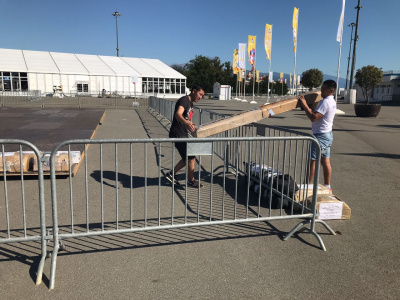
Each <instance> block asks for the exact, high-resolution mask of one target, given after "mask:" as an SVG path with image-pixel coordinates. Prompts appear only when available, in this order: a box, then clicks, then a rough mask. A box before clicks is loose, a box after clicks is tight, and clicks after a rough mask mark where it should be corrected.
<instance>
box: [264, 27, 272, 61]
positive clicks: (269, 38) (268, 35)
mask: <svg viewBox="0 0 400 300" xmlns="http://www.w3.org/2000/svg"><path fill="white" fill-rule="evenodd" d="M264 45H265V51H266V52H267V59H268V60H271V47H272V25H270V24H266V25H265V41H264Z"/></svg>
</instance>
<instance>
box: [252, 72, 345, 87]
mask: <svg viewBox="0 0 400 300" xmlns="http://www.w3.org/2000/svg"><path fill="white" fill-rule="evenodd" d="M246 72H250V70H248V71H246ZM265 75H268V73H263V72H260V76H265ZM280 76H281V74H280V73H278V72H273V75H272V78H273V80H274V81H278V80H279V79H280ZM289 76H290V74H286V73H284V74H283V80H285V78H286V81H287V82H288V83H289V80H290V78H289ZM329 79H332V80H334V81H336V76H332V75H328V74H323V81H325V80H329ZM345 86H346V78H342V77H339V88H340V89H341V88H344V87H345Z"/></svg>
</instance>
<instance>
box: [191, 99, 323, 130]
mask: <svg viewBox="0 0 400 300" xmlns="http://www.w3.org/2000/svg"><path fill="white" fill-rule="evenodd" d="M304 97H305V99H306V101H307V103H308V104H309V105H312V104H313V103H316V102H318V101H320V100H321V99H322V98H321V93H320V92H312V93H308V94H305V95H304ZM297 107H299V105H298V100H297V97H293V98H291V99H286V100H281V101H278V102H275V103H268V104H266V105H263V106H260V107H259V108H257V109H254V110H250V111H246V112H243V113H240V114H237V115H233V116H231V117H229V118H226V119H222V120H218V121H214V122H211V123H208V124H205V125H201V126H199V127H198V128H197V129H196V131H195V132H194V134H193V136H195V137H207V136H211V135H214V134H217V133H220V132H224V131H226V130H229V129H233V128H236V127H239V126H243V125H246V124H250V123H253V122H257V121H260V120H261V119H264V118H269V117H271V116H274V115H278V114H281V113H284V112H287V111H289V110H293V109H295V108H297Z"/></svg>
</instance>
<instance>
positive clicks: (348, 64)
mask: <svg viewBox="0 0 400 300" xmlns="http://www.w3.org/2000/svg"><path fill="white" fill-rule="evenodd" d="M348 26H351V35H350V48H349V57H348V58H347V75H346V87H345V90H347V82H348V81H349V68H350V58H351V42H352V41H353V28H354V26H356V23H350V24H349V25H348Z"/></svg>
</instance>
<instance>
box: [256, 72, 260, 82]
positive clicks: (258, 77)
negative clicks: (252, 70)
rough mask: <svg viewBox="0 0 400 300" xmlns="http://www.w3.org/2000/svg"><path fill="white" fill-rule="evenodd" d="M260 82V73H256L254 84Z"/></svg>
mask: <svg viewBox="0 0 400 300" xmlns="http://www.w3.org/2000/svg"><path fill="white" fill-rule="evenodd" d="M259 81H260V71H256V82H259Z"/></svg>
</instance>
